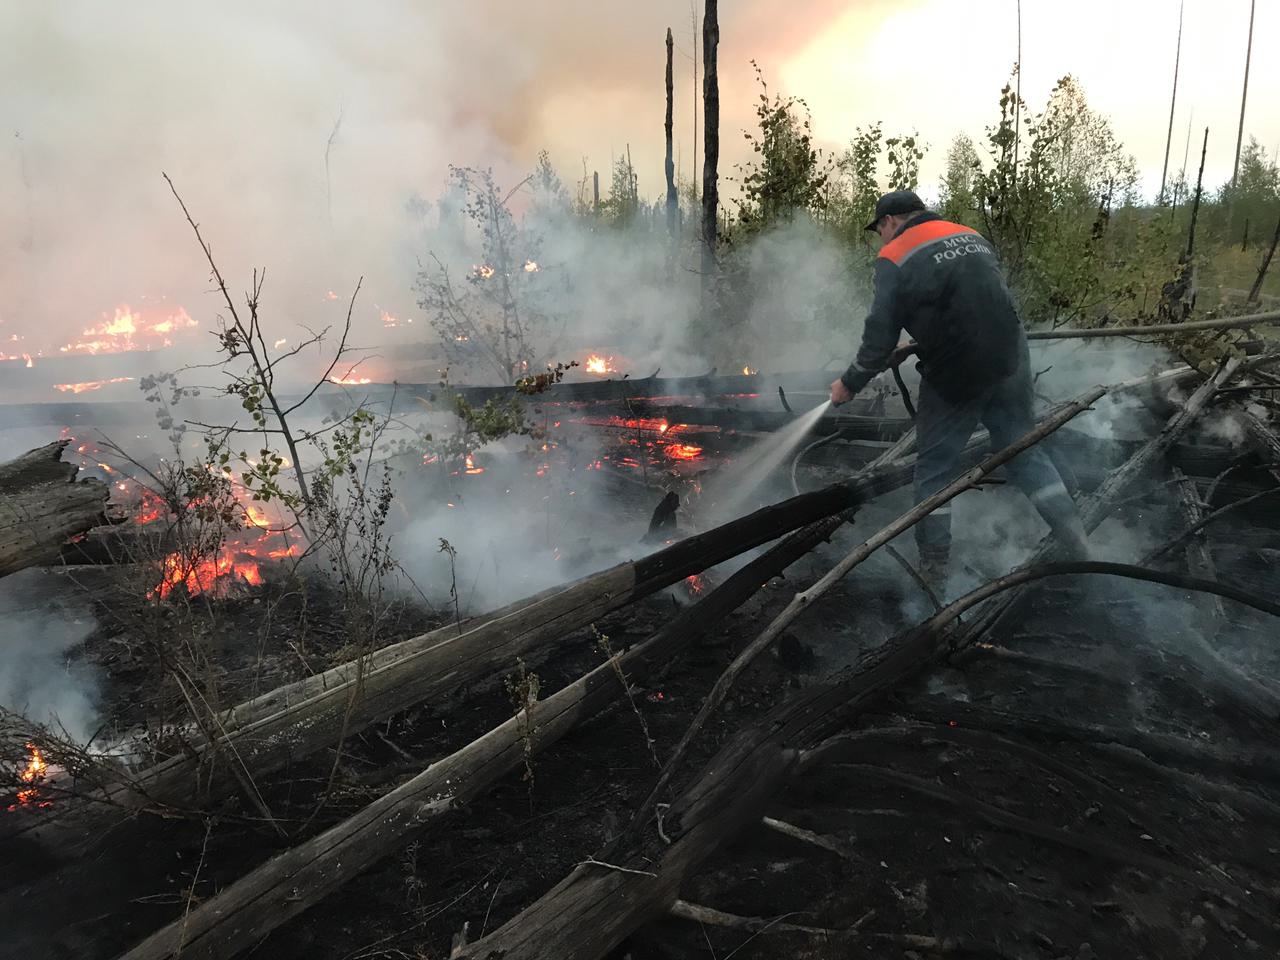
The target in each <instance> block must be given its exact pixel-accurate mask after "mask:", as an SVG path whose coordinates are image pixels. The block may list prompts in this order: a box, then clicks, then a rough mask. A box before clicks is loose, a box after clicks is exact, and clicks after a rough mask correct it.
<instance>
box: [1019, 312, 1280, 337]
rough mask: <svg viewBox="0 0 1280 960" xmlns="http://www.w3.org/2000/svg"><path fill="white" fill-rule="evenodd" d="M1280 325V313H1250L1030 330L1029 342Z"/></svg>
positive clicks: (1028, 333)
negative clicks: (1171, 320) (1147, 322)
mask: <svg viewBox="0 0 1280 960" xmlns="http://www.w3.org/2000/svg"><path fill="white" fill-rule="evenodd" d="M1266 323H1280V310H1272V311H1270V312H1268V313H1250V314H1246V315H1244V316H1241V317H1222V318H1220V319H1217V320H1187V321H1184V322H1183V323H1155V324H1151V325H1150V326H1128V327H1094V328H1090V329H1088V330H1082V329H1079V328H1075V327H1058V328H1057V329H1056V330H1030V331H1028V332H1027V339H1028V340H1081V339H1085V338H1092V337H1148V336H1155V335H1157V334H1170V333H1173V334H1183V333H1192V332H1194V331H1196V330H1231V329H1234V328H1236V327H1240V328H1247V327H1250V326H1254V325H1255V324H1266Z"/></svg>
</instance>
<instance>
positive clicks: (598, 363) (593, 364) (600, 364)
mask: <svg viewBox="0 0 1280 960" xmlns="http://www.w3.org/2000/svg"><path fill="white" fill-rule="evenodd" d="M582 367H583V369H584V370H586V371H587V373H594V374H596V375H597V376H600V375H603V374H606V373H617V372H618V371H617V368H616V367H614V365H613V357H602V356H599V355H598V354H595V353H593V354H592V355H591V356H589V357H587V360H586V362H585V363H584V364H583V365H582Z"/></svg>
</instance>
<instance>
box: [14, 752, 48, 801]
mask: <svg viewBox="0 0 1280 960" xmlns="http://www.w3.org/2000/svg"><path fill="white" fill-rule="evenodd" d="M27 750H29V751H30V753H31V756H30V758H28V760H27V765H26V767H24V768H23V770H22V773H20V774H19V775H18V778H19V779H20V780H21V781H22V782H23V783H28V784H31V786H29V787H23V788H22V789H21V790H19V791H18V802H17V803H14V804H10V806H9V808H8V809H9V811H10V812H12V811H14V810H16V809H17V808H18V807H20V806H28V805H32V804H34V805H35V806H37V807H48V806H50V805H51V801H49V800H43V801H40V802H39V803H37V802H36V801H37V800H38V799H39V797H40V790H39V787H38V785H39V784H40V783H43V782H44V778H45V775H46V774H47V773H48V770H49V764H48V763H47V762H46V761H45V759H44V754H43V753H41V752H40V748H39V747H37V746H36V745H35V744H34V743H28V744H27Z"/></svg>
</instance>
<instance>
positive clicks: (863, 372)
mask: <svg viewBox="0 0 1280 960" xmlns="http://www.w3.org/2000/svg"><path fill="white" fill-rule="evenodd" d="M867 229H868V230H871V231H874V232H875V233H878V234H879V235H880V239H881V240H882V241H883V242H884V243H883V246H882V247H881V248H880V254H879V256H878V257H877V258H876V265H875V297H874V300H873V302H872V305H871V312H870V314H868V316H867V321H866V326H865V327H864V328H863V332H862V344H861V346H860V347H859V348H858V356H857V358H856V359H855V360H854V361H853V363H852V364H851V365H850V366H849V369H848V370H846V371H845V372H844V373H843V374H841V375H840V378H839V379H838V380H836V381H835V382H834V383H832V384H831V402H832V403H833V404H836V405H839V404H842V403H845V402H847V401H849V400H851V399H852V398H853V396H854V394H856V393H857V392H858V391H859V390H861V389H862V388H863V387H864V386H866V384H867V382H868V381H870V380H871V378H872V377H874V376H875V375H876V374H878V373H880V372H881V371H882V370H885V369H886V368H888V367H889V366H890V365H891V364H896V363H899V362H901V361H902V360H903V359H905V357H906V356H907V355H909V354H910V353H917V354H918V355H919V358H920V359H919V363H918V365H917V369H918V370H919V371H920V377H921V381H920V396H919V399H918V403H917V407H918V412H917V415H916V432H917V446H918V450H919V454H918V458H917V460H916V471H915V498H916V502H917V503H919V502H920V501H922V500H924V499H925V498H927V497H929V496H932V495H933V494H935V493H937V492H938V491H939V490H941V489H942V488H943V487H945V486H946V485H947V484H948V483H949V482H951V481H952V480H953V479H955V477H956V476H957V474H958V473H959V460H960V454H961V451H962V450H963V449H964V447H965V444H967V443H968V441H969V438H970V436H972V434H973V430H974V427H975V426H976V425H977V424H978V423H981V424H983V425H984V426H985V427H986V428H987V430H988V431H989V432H990V434H991V444H992V447H993V449H996V450H999V449H1001V448H1003V447H1006V446H1008V445H1009V444H1010V443H1012V442H1013V441H1014V440H1016V439H1018V437H1020V436H1022V435H1023V434H1024V433H1026V432H1028V431H1029V430H1031V429H1032V428H1033V426H1034V424H1035V421H1034V417H1033V416H1032V412H1031V364H1030V358H1029V356H1028V353H1027V339H1026V334H1025V331H1024V330H1023V328H1022V321H1021V320H1020V319H1019V317H1018V311H1017V307H1016V306H1015V305H1014V302H1013V297H1012V296H1011V295H1010V293H1009V289H1008V287H1007V286H1006V285H1005V282H1004V276H1003V274H1002V273H1001V271H1000V262H999V259H998V258H997V257H996V253H995V250H994V249H993V248H992V246H991V244H990V243H989V242H988V241H987V240H986V239H985V238H984V237H983V236H982V235H981V234H979V233H978V232H977V231H975V230H972V229H970V228H969V227H966V226H963V225H961V224H958V223H949V222H948V221H946V220H943V219H942V218H941V217H939V216H938V215H937V214H935V213H930V212H929V211H928V210H926V209H925V205H924V204H923V203H922V202H921V201H920V198H919V197H918V196H916V194H915V193H914V192H912V191H910V190H895V191H893V192H892V193H886V194H885V195H884V196H883V197H881V198H880V200H879V201H878V202H877V203H876V209H875V219H873V220H872V221H871V222H870V223H869V224H867ZM903 330H906V331H907V333H909V334H910V335H911V337H912V338H913V340H914V343H912V344H908V345H906V346H905V347H899V345H898V339H899V336H900V335H901V333H902V331H903ZM1006 470H1007V471H1008V473H1009V476H1010V478H1011V479H1012V480H1013V482H1014V483H1016V484H1017V485H1018V487H1019V488H1020V489H1021V490H1022V491H1023V492H1024V493H1025V494H1026V495H1027V496H1028V497H1029V498H1030V500H1031V503H1032V504H1033V505H1034V506H1035V508H1036V510H1037V511H1039V513H1040V516H1042V517H1043V518H1044V519H1045V521H1046V522H1047V523H1048V524H1049V526H1050V528H1051V529H1052V530H1053V532H1054V534H1055V535H1056V536H1057V538H1058V542H1059V543H1060V544H1063V546H1064V548H1065V550H1066V552H1067V553H1069V554H1070V555H1072V556H1076V557H1085V556H1088V545H1087V540H1086V536H1085V532H1084V526H1083V524H1082V523H1081V521H1080V514H1079V512H1078V511H1077V509H1076V505H1075V502H1074V501H1073V500H1072V499H1071V495H1070V494H1069V493H1068V492H1067V488H1066V487H1065V486H1064V485H1063V483H1062V478H1061V477H1060V476H1059V475H1058V471H1057V468H1055V467H1054V465H1053V462H1052V461H1051V460H1050V459H1049V457H1048V455H1047V454H1046V453H1045V452H1044V450H1043V449H1041V448H1040V447H1038V446H1034V447H1031V448H1029V449H1027V450H1025V451H1023V452H1022V453H1021V454H1019V455H1018V456H1017V457H1016V458H1014V459H1013V460H1011V461H1010V462H1009V463H1008V464H1007V466H1006ZM915 532H916V544H917V545H918V547H919V549H920V569H921V573H922V574H923V575H924V576H925V577H926V579H928V580H929V581H930V582H931V583H933V584H938V585H942V584H945V582H946V579H947V573H948V561H949V558H950V552H951V506H950V504H949V503H948V504H944V505H943V506H941V507H939V508H938V509H937V510H935V511H933V512H932V513H931V514H929V515H928V516H927V517H925V518H924V519H923V520H921V521H920V522H919V523H918V524H916V528H915Z"/></svg>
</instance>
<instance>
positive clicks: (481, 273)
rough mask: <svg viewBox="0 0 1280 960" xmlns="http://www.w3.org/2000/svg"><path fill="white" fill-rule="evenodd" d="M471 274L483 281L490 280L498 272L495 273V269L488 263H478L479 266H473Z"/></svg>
mask: <svg viewBox="0 0 1280 960" xmlns="http://www.w3.org/2000/svg"><path fill="white" fill-rule="evenodd" d="M471 272H472V273H473V274H474V275H475V276H477V277H479V278H480V279H481V280H488V279H489V278H490V277H492V276H493V275H494V273H496V272H497V271H495V270H494V269H493V267H491V266H489V265H488V264H487V263H478V264H473V265H472V267H471Z"/></svg>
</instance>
